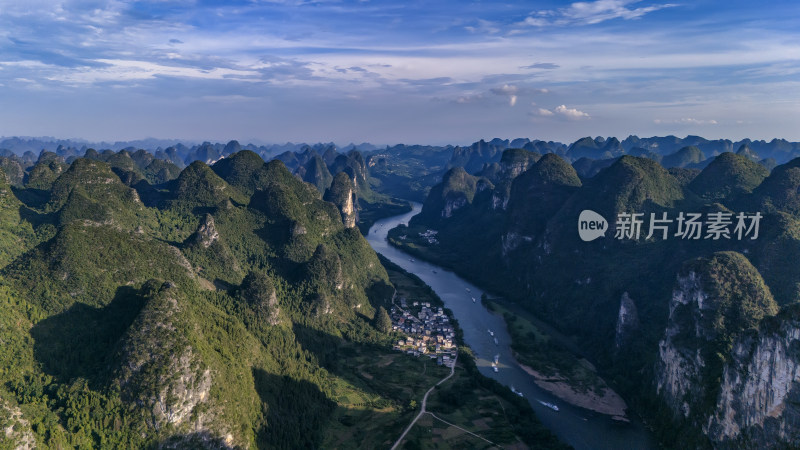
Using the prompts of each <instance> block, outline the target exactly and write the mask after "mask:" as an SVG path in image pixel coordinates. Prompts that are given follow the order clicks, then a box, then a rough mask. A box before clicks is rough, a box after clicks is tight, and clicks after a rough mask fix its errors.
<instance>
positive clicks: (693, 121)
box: [653, 117, 718, 125]
mask: <svg viewBox="0 0 800 450" xmlns="http://www.w3.org/2000/svg"><path fill="white" fill-rule="evenodd" d="M653 123H655V124H657V125H717V123H718V122H717V121H716V120H714V119H693V118H691V117H682V118H680V119H666V120H665V119H655V120H653Z"/></svg>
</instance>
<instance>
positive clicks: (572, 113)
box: [553, 105, 590, 120]
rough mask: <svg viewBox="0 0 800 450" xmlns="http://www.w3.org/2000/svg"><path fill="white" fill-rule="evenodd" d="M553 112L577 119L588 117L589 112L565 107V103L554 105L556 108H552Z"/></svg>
mask: <svg viewBox="0 0 800 450" xmlns="http://www.w3.org/2000/svg"><path fill="white" fill-rule="evenodd" d="M553 112H554V113H556V114H558V115H559V116H563V117H566V118H567V119H569V120H578V119H589V118H590V116H589V114H587V113H585V112H583V111H578V110H577V109H574V108H567V107H566V105H560V106H556V109H554V110H553Z"/></svg>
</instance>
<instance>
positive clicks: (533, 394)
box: [367, 203, 657, 450]
mask: <svg viewBox="0 0 800 450" xmlns="http://www.w3.org/2000/svg"><path fill="white" fill-rule="evenodd" d="M412 206H413V209H412V211H411V212H408V213H406V214H402V215H399V216H394V217H389V218H387V219H383V220H380V221H378V222H376V223H375V225H373V226H372V228H370V230H369V233H368V235H367V241H368V242H369V243H370V245H371V246H372V248H373V249H375V251H376V252H378V253H381V254H382V255H383V256H385V257H386V258H388V259H389V260H391V261H392V262H394V263H395V264H397V265H399V266H400V267H402V268H403V269H405V270H407V271H408V272H411V273H414V274H416V275H417V276H419V277H420V278H421V279H422V280H423V281H424V282H425V283H427V284H428V285H429V286H430V287H431V288H433V290H434V291H436V293H437V294H438V295H439V297H441V299H442V301H444V303H445V305H446V306H447V308H449V309H450V310H452V311H453V314H454V315H455V318H456V319H457V320H458V323H459V325H460V326H461V328H462V329H463V331H464V340H465V341H466V343H467V345H468V346H469V347H470V348H471V349H472V351H473V352H474V354H475V356H476V359H477V361H476V362H477V364H478V368H479V370H480V372H481V373H482V374H483V375H485V376H487V377H490V378H494V379H495V380H497V381H499V382H500V383H502V384H504V385H506V386H508V387H514V388H516V389H517V390H518V391H520V392H522V393H523V395H524V396H525V398H526V399H528V402H530V404H531V406H532V407H533V410H534V411H535V412H536V416H537V417H538V418H539V420H540V421H541V422H542V423H543V424H544V425H545V426H546V427H547V428H549V429H550V430H551V431H552V432H553V433H555V434H556V435H557V436H558V437H559V438H560V439H561V440H563V441H564V442H566V443H568V444H570V445H572V446H573V447H575V448H576V449H578V450H583V449H609V450H611V449H614V450H616V449H653V448H657V445H656V443H655V440H654V439H653V437H652V436H651V435H650V433H648V432H647V430H646V429H645V428H644V426H643V425H642V424H641V422H639V421H637V420H635V419H633V418H632V422H631V423H630V424H622V423H618V422H616V421H613V420H611V418H610V417H609V416H606V415H602V414H598V413H594V412H592V411H589V410H586V409H583V408H579V407H575V406H572V405H570V404H568V403H566V402H564V401H562V400H560V399H558V398H556V397H554V396H553V395H552V394H550V393H548V392H547V391H545V390H543V389H541V388H539V387H538V386H537V385H536V384H535V383H534V381H533V377H531V376H530V375H528V374H527V373H526V372H525V371H523V370H522V368H521V367H519V365H518V363H517V362H516V360H515V359H514V357H513V356H512V353H511V347H510V343H511V338H510V337H509V335H508V331H507V330H506V326H505V320H504V319H503V318H502V317H501V316H499V315H496V314H492V313H491V312H489V310H487V309H486V308H485V307H483V305H481V302H480V297H481V294H482V293H483V291H482V290H481V289H479V288H478V287H477V286H475V285H473V284H471V283H469V282H467V281H466V280H464V279H462V278H460V277H459V276H457V275H456V274H454V273H453V272H451V271H449V270H446V269H443V268H441V267H438V266H436V265H434V264H430V263H428V262H425V261H419V260H416V259H414V258H413V257H412V256H409V255H408V254H406V253H404V252H402V251H400V250H398V249H397V248H395V247H392V246H391V245H389V243H388V241H387V240H386V236H387V234H388V232H389V230H390V229H392V228H394V227H396V226H397V225H399V224H401V223H408V220H409V219H411V217H412V216H414V215H415V214H417V213H418V212H419V211H420V208H421V205H420V204H419V203H413V204H412ZM472 297H475V298H476V299H477V301H476V302H473V301H472ZM489 330H491V331H492V332H493V333H494V337H492V336H490V335H489ZM494 338H497V343H496V344H495V341H494ZM497 354H499V355H500V358H499V364H498V366H499V371H498V372H497V373H495V372H494V371H493V369H492V367H491V363H492V359H493V358H494V356H495V355H497ZM539 400H541V401H544V402H549V403H553V404H555V405H557V406H558V408H559V411H554V410H552V409H550V408H548V407H546V406H544V405H542V404H541V403H539Z"/></svg>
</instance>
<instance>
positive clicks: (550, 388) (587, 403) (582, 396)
mask: <svg viewBox="0 0 800 450" xmlns="http://www.w3.org/2000/svg"><path fill="white" fill-rule="evenodd" d="M519 366H520V367H521V368H522V370H524V371H525V372H526V373H528V375H530V376H532V377H533V379H534V383H536V385H537V386H539V387H540V388H542V389H544V390H545V391H547V392H549V393H551V394H553V395H554V396H556V397H558V398H560V399H561V400H564V401H565V402H567V403H569V404H571V405H575V406H578V407H580V408H583V409H588V410H589V411H594V412H596V413H600V414H605V415H607V416H611V418H612V419H613V420H617V421H620V422H629V420H628V416H627V415H626V410H627V409H628V405H627V404H626V403H625V400H623V399H622V397H620V396H619V394H617V393H616V392H614V391H613V390H612V389H611V388H609V387H608V386H606V385H605V383H603V384H602V385H601V386H600V387H599V388H598V389H597V390H595V389H588V390H586V391H585V392H581V391H578V390H576V389H575V388H574V387H573V386H572V385H570V383H569V382H568V380H567V379H566V378H564V377H562V376H560V375H559V374H555V375H544V374H543V373H540V372H537V371H536V370H534V369H533V368H531V367H528V366H526V365H525V364H520V365H519ZM598 390H599V391H600V392H602V393H598V392H597V391H598Z"/></svg>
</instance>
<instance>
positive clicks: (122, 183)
mask: <svg viewBox="0 0 800 450" xmlns="http://www.w3.org/2000/svg"><path fill="white" fill-rule="evenodd" d="M87 156H88V158H78V159H75V160H74V161H73V162H72V165H71V166H70V167H69V168H67V167H66V165H63V164H62V163H60V162H58V160H57V159H55V158H52V157H50V155H44V156H43V159H42V161H40V165H39V168H38V169H36V170H37V173H38V175H36V176H35V177H33V179H34V182H35V183H34V184H33V186H32V187H25V188H17V187H14V188H12V187H10V186H9V185H8V183H7V181H5V179H2V180H0V344H2V348H3V351H2V352H0V425H3V426H8V425H9V424H11V426H13V428H14V433H15V434H13V436H14V437H13V439H16V440H19V439H23V440H29V441H30V442H31V443H32V444H36V445H38V446H40V447H47V448H69V447H74V448H152V447H157V446H160V445H165V446H172V447H183V448H198V447H201V448H219V447H250V448H275V447H279V448H319V447H331V446H333V447H340V448H341V447H356V446H359V445H360V446H362V448H374V447H381V446H386V445H388V444H390V443H391V442H393V440H394V439H396V438H397V436H399V433H400V432H401V431H402V427H403V426H404V423H407V421H408V420H410V418H411V417H412V416H413V414H414V409H415V405H416V404H418V402H420V401H421V399H422V395H423V394H424V392H425V391H426V390H427V389H428V388H429V387H430V386H431V385H432V384H433V383H434V382H435V380H438V379H441V378H442V377H443V376H444V374H445V373H446V371H447V369H446V368H442V367H439V366H436V364H435V362H433V361H426V360H421V359H416V358H413V357H410V356H408V355H404V354H401V353H396V352H392V351H391V350H389V349H390V346H391V344H392V343H393V342H394V341H395V340H396V338H397V336H395V335H393V334H392V332H391V323H390V321H389V322H387V320H389V317H388V314H387V313H386V309H387V308H389V306H390V305H389V300H390V299H391V297H392V294H393V293H394V288H393V287H392V284H391V282H390V279H389V275H388V274H387V272H386V270H385V269H384V268H383V266H382V265H381V263H380V261H379V260H378V258H377V256H376V255H375V253H374V252H373V251H372V249H371V248H370V247H369V245H368V244H367V242H366V240H365V239H364V238H363V237H362V236H361V234H360V233H359V232H358V231H357V230H356V229H354V228H345V227H344V225H343V223H342V220H341V217H340V215H339V212H338V211H337V210H336V207H335V206H334V205H332V204H330V203H327V202H324V201H322V200H321V198H320V194H319V192H318V191H317V190H316V189H315V188H313V187H311V186H310V185H308V184H307V183H304V182H302V181H300V180H299V179H297V178H296V177H295V176H293V175H292V174H291V173H290V172H289V171H288V170H287V169H286V168H285V167H284V166H283V164H282V163H280V162H271V163H268V164H267V163H264V162H263V161H260V158H259V160H256V158H258V156H257V155H255V154H252V153H251V152H242V154H235V155H232V156H231V157H230V158H225V159H223V160H222V161H223V162H220V163H219V166H217V165H215V166H214V167H212V168H210V167H208V166H207V165H205V164H203V163H199V162H197V163H193V164H191V165H190V166H189V167H187V168H186V169H184V170H183V171H182V172H181V173H180V174H175V173H174V169H173V167H174V166H172V165H171V164H170V163H163V162H162V163H159V162H158V161H159V160H153V159H151V158H150V157H148V155H144V154H141V153H139V152H135V153H132V154H131V153H128V152H121V153H119V154H113V152H110V153H109V152H102V153H97V152H92V151H87ZM254 156H255V158H254ZM52 164H54V165H53V167H55V168H58V167H61V172H60V173H59V174H56V170H55V169H54V168H53V167H50V165H52ZM59 164H62V165H59ZM45 168H47V170H49V172H47V171H46V170H45ZM150 169H152V170H150ZM39 172H41V173H39ZM45 175H47V176H45ZM37 177H38V178H37ZM48 177H49V178H48ZM29 179H30V174H29ZM37 180H38V181H37ZM3 181H5V184H3ZM151 183H152V184H151ZM395 275H396V274H395ZM406 283H408V282H407V281H406ZM415 289H419V290H420V291H419V292H420V294H423V293H426V294H429V290H427V291H426V290H425V289H423V288H422V287H420V286H417V287H415ZM428 289H429V288H428ZM528 413H529V412H526V413H525V414H528ZM537 426H539V425H538V424H537ZM547 436H549V435H547ZM5 439H6V436H5V434H4V433H0V448H5V447H7V446H8V441H7V440H5ZM551 439H552V438H551Z"/></svg>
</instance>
